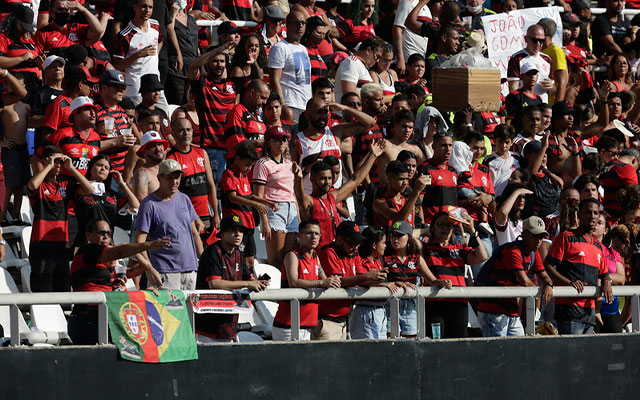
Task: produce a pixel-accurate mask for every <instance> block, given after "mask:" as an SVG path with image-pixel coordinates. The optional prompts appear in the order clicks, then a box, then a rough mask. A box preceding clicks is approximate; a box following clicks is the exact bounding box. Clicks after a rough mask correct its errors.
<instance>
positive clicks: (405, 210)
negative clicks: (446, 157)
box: [373, 160, 428, 228]
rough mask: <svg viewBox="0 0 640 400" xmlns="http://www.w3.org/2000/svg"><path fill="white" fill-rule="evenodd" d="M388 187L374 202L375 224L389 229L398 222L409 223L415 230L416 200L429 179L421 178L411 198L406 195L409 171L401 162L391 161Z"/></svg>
mask: <svg viewBox="0 0 640 400" xmlns="http://www.w3.org/2000/svg"><path fill="white" fill-rule="evenodd" d="M385 175H386V177H387V187H386V189H385V190H384V191H380V192H379V193H378V196H377V198H376V199H375V200H374V202H373V211H374V214H373V215H374V217H373V221H374V222H373V224H374V225H375V226H379V227H382V228H389V227H390V226H391V225H393V223H394V222H396V221H407V222H408V223H409V225H411V227H412V228H413V227H414V225H415V223H414V211H415V204H416V200H417V199H418V197H419V196H420V194H421V193H422V191H423V190H424V188H425V187H426V186H427V182H428V180H427V179H428V178H427V176H425V175H422V176H419V177H418V178H417V179H416V180H415V183H414V184H413V187H412V189H413V190H412V192H411V195H410V196H409V197H405V196H404V195H403V193H405V191H406V189H407V187H408V185H409V170H408V169H407V167H405V166H404V164H402V162H400V161H397V160H396V161H391V162H390V163H389V164H387V167H386V169H385Z"/></svg>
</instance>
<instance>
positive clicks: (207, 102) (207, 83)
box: [189, 42, 238, 183]
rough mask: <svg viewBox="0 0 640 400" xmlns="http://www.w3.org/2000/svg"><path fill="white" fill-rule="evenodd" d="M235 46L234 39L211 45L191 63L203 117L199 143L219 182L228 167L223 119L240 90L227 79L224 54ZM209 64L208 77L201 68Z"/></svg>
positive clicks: (194, 93)
mask: <svg viewBox="0 0 640 400" xmlns="http://www.w3.org/2000/svg"><path fill="white" fill-rule="evenodd" d="M232 46H233V43H232V42H226V43H222V44H220V45H218V46H215V47H209V49H208V51H207V52H206V53H204V54H203V55H201V56H200V57H198V58H196V59H195V60H193V62H192V63H191V65H189V80H190V81H191V93H193V95H194V96H195V104H196V109H197V111H198V118H199V120H200V130H201V132H202V134H201V136H200V143H196V144H197V145H199V146H200V147H202V148H204V150H205V151H206V152H207V155H208V156H209V162H210V165H211V172H212V173H213V177H214V179H215V181H216V182H218V183H219V182H220V178H222V173H223V172H224V170H225V169H226V166H227V164H226V161H225V155H226V154H227V150H226V148H225V147H224V122H225V118H226V117H227V114H229V112H230V111H231V109H232V108H233V106H234V105H235V104H236V98H237V96H238V92H237V91H236V88H235V85H234V83H233V81H232V80H231V79H229V78H226V75H225V72H226V68H227V62H226V59H225V53H228V52H229V49H230V48H231V47H232ZM204 65H206V67H207V68H206V70H207V76H204V74H202V73H201V71H200V68H201V67H202V66H204Z"/></svg>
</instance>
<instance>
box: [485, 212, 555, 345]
mask: <svg viewBox="0 0 640 400" xmlns="http://www.w3.org/2000/svg"><path fill="white" fill-rule="evenodd" d="M545 236H548V233H547V231H545V229H544V221H543V220H542V219H541V218H540V217H536V216H532V217H529V218H527V219H526V220H525V221H524V223H523V224H522V239H521V240H514V241H512V242H509V243H506V244H504V245H503V246H500V247H499V248H498V249H496V251H495V253H494V255H493V256H492V257H491V259H490V260H489V261H487V262H486V263H485V265H484V267H483V270H485V269H486V272H485V271H483V272H485V273H486V274H487V275H488V276H487V280H488V282H487V283H488V284H489V285H490V286H503V287H512V286H536V284H535V283H533V281H532V278H533V275H534V274H537V275H538V277H539V279H540V281H541V283H542V285H543V287H544V289H543V292H542V298H543V301H544V303H548V302H549V301H550V300H551V298H552V297H553V282H552V281H551V278H549V276H548V275H547V273H546V272H545V269H544V266H543V265H542V259H541V257H540V253H538V248H539V247H540V244H541V243H542V239H543V238H544V237H545ZM519 311H520V308H519V306H518V301H517V299H481V300H480V303H479V304H478V320H479V321H480V326H481V327H482V335H483V336H485V337H486V336H524V327H523V326H522V321H521V320H520V315H519Z"/></svg>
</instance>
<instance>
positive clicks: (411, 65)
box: [402, 54, 427, 89]
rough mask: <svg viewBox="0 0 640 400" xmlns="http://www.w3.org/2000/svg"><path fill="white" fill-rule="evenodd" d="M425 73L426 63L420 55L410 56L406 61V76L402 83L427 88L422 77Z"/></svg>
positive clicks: (425, 81)
mask: <svg viewBox="0 0 640 400" xmlns="http://www.w3.org/2000/svg"><path fill="white" fill-rule="evenodd" d="M425 71H426V61H425V59H424V57H423V56H422V55H420V54H412V55H411V56H409V59H408V60H407V76H406V78H403V79H402V80H403V81H406V82H409V83H411V84H412V85H418V86H421V87H423V88H425V89H426V88H427V80H426V79H425V77H424V73H425Z"/></svg>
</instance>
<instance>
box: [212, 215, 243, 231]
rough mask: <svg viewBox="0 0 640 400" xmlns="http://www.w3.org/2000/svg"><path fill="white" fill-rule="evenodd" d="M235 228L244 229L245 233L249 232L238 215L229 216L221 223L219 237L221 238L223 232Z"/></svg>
mask: <svg viewBox="0 0 640 400" xmlns="http://www.w3.org/2000/svg"><path fill="white" fill-rule="evenodd" d="M233 228H242V230H243V231H244V232H246V231H247V227H246V226H244V224H243V223H242V219H241V218H240V217H238V216H237V215H228V216H226V217H224V218H222V221H220V231H219V232H218V236H220V235H221V234H222V232H224V231H228V230H229V229H233Z"/></svg>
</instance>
